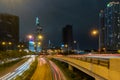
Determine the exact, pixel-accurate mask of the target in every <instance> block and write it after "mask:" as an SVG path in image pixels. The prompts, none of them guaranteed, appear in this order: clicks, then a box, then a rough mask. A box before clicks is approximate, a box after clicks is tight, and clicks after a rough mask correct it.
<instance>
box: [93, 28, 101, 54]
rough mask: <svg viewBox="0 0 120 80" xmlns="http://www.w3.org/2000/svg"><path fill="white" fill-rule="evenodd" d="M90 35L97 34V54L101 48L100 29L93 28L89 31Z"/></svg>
mask: <svg viewBox="0 0 120 80" xmlns="http://www.w3.org/2000/svg"><path fill="white" fill-rule="evenodd" d="M91 35H92V36H97V35H98V51H99V54H100V52H101V48H100V45H101V43H100V31H99V30H97V29H93V30H92V31H91Z"/></svg>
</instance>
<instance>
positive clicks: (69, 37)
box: [63, 25, 73, 49]
mask: <svg viewBox="0 0 120 80" xmlns="http://www.w3.org/2000/svg"><path fill="white" fill-rule="evenodd" d="M63 44H64V45H68V47H69V48H70V49H72V48H73V30H72V25H66V27H64V28H63Z"/></svg>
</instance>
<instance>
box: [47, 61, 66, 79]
mask: <svg viewBox="0 0 120 80" xmlns="http://www.w3.org/2000/svg"><path fill="white" fill-rule="evenodd" d="M49 63H50V66H51V69H52V73H53V79H54V80H66V79H65V77H64V75H63V73H62V72H61V71H60V69H59V68H58V67H57V66H56V65H55V64H54V63H53V62H52V61H49Z"/></svg>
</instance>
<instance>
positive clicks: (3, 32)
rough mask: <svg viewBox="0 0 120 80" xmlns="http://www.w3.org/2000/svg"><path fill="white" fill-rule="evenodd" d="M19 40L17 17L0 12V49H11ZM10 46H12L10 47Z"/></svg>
mask: <svg viewBox="0 0 120 80" xmlns="http://www.w3.org/2000/svg"><path fill="white" fill-rule="evenodd" d="M18 42H19V17H18V16H15V15H11V14H3V13H1V14H0V50H3V49H11V48H12V49H13V48H15V46H16V44H17V43H18ZM11 46H12V47H11Z"/></svg>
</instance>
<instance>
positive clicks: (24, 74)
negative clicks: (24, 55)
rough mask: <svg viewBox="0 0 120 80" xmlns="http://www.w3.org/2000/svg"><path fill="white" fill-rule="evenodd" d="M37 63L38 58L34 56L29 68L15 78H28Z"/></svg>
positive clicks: (24, 79) (17, 79)
mask: <svg viewBox="0 0 120 80" xmlns="http://www.w3.org/2000/svg"><path fill="white" fill-rule="evenodd" d="M37 64H38V60H37V57H36V58H35V61H34V62H33V63H32V64H31V66H30V67H29V69H28V70H26V71H25V72H24V73H23V74H22V75H20V76H17V77H16V79H15V80H30V79H31V77H32V75H33V74H34V72H35V70H36V67H37Z"/></svg>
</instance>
